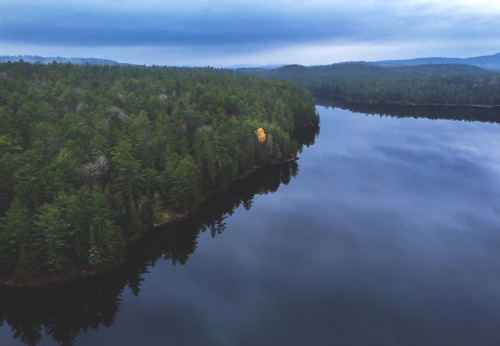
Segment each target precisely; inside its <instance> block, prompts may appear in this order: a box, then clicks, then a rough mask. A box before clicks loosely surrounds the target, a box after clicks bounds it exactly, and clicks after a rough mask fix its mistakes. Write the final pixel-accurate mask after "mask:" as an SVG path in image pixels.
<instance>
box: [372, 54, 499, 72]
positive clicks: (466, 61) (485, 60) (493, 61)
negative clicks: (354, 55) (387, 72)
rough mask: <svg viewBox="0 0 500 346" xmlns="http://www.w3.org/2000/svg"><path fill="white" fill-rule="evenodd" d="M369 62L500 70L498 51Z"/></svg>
mask: <svg viewBox="0 0 500 346" xmlns="http://www.w3.org/2000/svg"><path fill="white" fill-rule="evenodd" d="M370 64H373V65H377V66H383V67H394V66H415V65H427V64H432V65H435V64H447V65H472V66H477V67H481V68H484V69H487V70H494V71H500V53H497V54H494V55H485V56H477V57H472V58H463V59H461V58H440V57H435V58H417V59H408V60H383V61H375V62H371V63H370Z"/></svg>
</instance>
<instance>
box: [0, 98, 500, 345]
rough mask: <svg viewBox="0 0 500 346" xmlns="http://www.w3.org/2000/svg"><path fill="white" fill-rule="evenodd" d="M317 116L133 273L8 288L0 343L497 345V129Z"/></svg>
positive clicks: (151, 249)
mask: <svg viewBox="0 0 500 346" xmlns="http://www.w3.org/2000/svg"><path fill="white" fill-rule="evenodd" d="M317 109H318V112H319V113H320V115H321V133H320V135H319V136H318V138H317V139H316V142H315V143H314V145H311V146H309V147H304V149H303V152H302V153H301V155H300V160H299V161H298V162H297V164H291V165H288V166H283V167H279V168H277V167H274V168H272V169H270V170H267V171H264V172H261V173H259V174H258V175H257V176H254V177H252V178H251V179H249V180H246V181H243V182H241V183H240V184H239V185H237V186H236V187H234V188H233V189H232V190H230V191H229V192H228V193H226V194H223V195H221V196H218V197H216V198H215V199H213V200H211V201H210V202H209V203H208V205H205V206H204V208H202V211H201V212H200V214H199V215H198V216H197V217H196V218H195V219H193V220H190V221H188V222H185V223H183V224H180V225H177V226H176V227H170V228H167V229H166V230H164V231H159V232H157V233H156V234H154V235H151V237H150V239H146V240H145V241H143V242H139V243H138V244H134V246H132V248H131V251H132V252H133V253H134V254H135V255H134V256H133V258H132V259H131V261H130V264H129V265H128V266H127V267H126V268H123V269H121V270H119V271H117V272H114V273H111V274H107V275H106V276H104V277H102V278H95V279H92V280H83V281H82V282H78V283H76V284H70V285H62V286H56V287H52V288H49V289H46V290H35V291H33V290H29V291H27V292H21V293H18V292H11V291H5V292H1V293H0V294H2V297H3V299H2V298H0V318H1V319H0V320H3V326H2V327H0V344H1V345H19V344H21V345H22V344H24V342H26V343H28V344H29V343H31V344H38V345H53V344H57V342H56V340H57V341H59V342H62V341H69V342H73V343H74V344H75V345H167V344H171V345H334V344H337V345H499V344H500V146H499V143H500V125H498V124H495V123H484V122H465V121H453V120H430V119H426V118H418V119H414V118H396V117H386V116H379V115H365V114H361V113H355V112H351V111H349V110H342V109H340V108H326V107H324V106H318V107H317ZM438 112H439V111H438ZM447 112H449V109H448V110H447ZM447 117H448V116H447ZM274 191H276V192H274ZM229 214H232V215H229ZM203 229H204V231H200V230H203ZM21 340H22V341H21Z"/></svg>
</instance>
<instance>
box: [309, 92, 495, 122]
mask: <svg viewBox="0 0 500 346" xmlns="http://www.w3.org/2000/svg"><path fill="white" fill-rule="evenodd" d="M316 104H317V105H320V106H323V107H326V108H329V107H331V108H340V109H345V110H349V111H351V112H354V113H363V114H366V115H379V116H381V117H382V116H390V117H396V118H414V119H418V118H423V119H429V120H458V121H480V122H487V123H497V124H500V107H471V106H440V105H415V106H411V105H410V106H405V105H396V104H382V103H381V104H369V103H357V102H348V101H345V100H342V99H339V98H326V97H323V98H318V99H316Z"/></svg>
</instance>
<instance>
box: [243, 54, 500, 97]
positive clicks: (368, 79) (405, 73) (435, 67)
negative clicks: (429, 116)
mask: <svg viewBox="0 0 500 346" xmlns="http://www.w3.org/2000/svg"><path fill="white" fill-rule="evenodd" d="M241 71H243V72H246V73H249V74H256V75H259V76H262V77H264V78H270V79H272V78H278V79H283V80H290V81H295V82H297V83H299V84H300V85H302V86H304V87H306V88H307V89H309V90H310V91H311V92H312V93H313V94H314V95H322V96H335V97H340V98H343V99H344V100H347V101H352V102H366V103H388V104H403V105H412V104H421V105H422V104H428V105H431V104H434V105H438V104H440V105H483V106H493V105H500V73H499V72H494V71H490V70H486V69H483V68H480V67H477V66H472V65H464V64H462V65H461V64H425V65H415V66H392V67H387V66H385V67H384V66H376V65H374V64H371V63H339V64H333V65H324V66H310V67H306V66H301V65H287V66H283V67H280V68H276V69H262V68H247V69H241Z"/></svg>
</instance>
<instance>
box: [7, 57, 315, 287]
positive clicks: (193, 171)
mask: <svg viewBox="0 0 500 346" xmlns="http://www.w3.org/2000/svg"><path fill="white" fill-rule="evenodd" d="M0 123H1V124H2V125H1V128H0V278H1V279H0V284H4V285H5V284H9V282H12V281H17V282H18V281H19V280H20V279H24V280H25V281H24V282H27V283H28V282H30V280H31V281H33V280H36V279H37V278H40V277H44V276H45V277H47V276H50V277H56V278H57V277H61V276H68V275H76V274H75V273H77V274H78V273H79V274H81V273H84V272H86V271H87V272H90V271H92V270H94V271H97V270H99V269H102V268H106V267H109V266H111V265H113V264H116V263H117V262H119V261H120V259H122V258H123V257H124V256H125V254H126V243H127V240H129V239H133V238H134V237H136V236H137V235H138V234H140V233H141V232H143V231H144V230H145V229H149V228H151V227H152V225H154V224H155V223H158V222H161V220H163V219H164V218H165V215H166V213H168V212H171V213H176V214H185V213H186V212H188V211H189V210H193V209H195V208H196V207H197V205H198V203H199V202H200V200H201V199H202V196H203V195H206V193H207V192H209V191H213V190H218V189H221V188H224V187H226V186H228V184H230V183H231V182H232V181H234V180H235V179H236V177H238V176H239V175H242V174H245V173H246V172H248V171H249V170H252V169H254V168H256V167H260V166H263V165H266V164H269V163H272V162H279V161H285V160H287V159H290V158H294V157H296V154H297V151H298V150H299V146H298V144H297V142H296V141H294V140H293V139H291V137H290V135H291V133H292V131H293V129H294V128H297V127H302V126H316V125H318V123H319V117H318V115H317V113H316V111H315V106H314V100H313V98H312V96H311V94H310V93H309V92H308V91H307V90H306V89H304V88H302V87H300V86H298V85H297V84H295V83H291V82H286V81H279V80H264V79H262V78H260V77H256V76H249V75H243V74H241V73H238V72H234V71H228V70H222V69H214V68H173V67H158V66H152V67H146V66H98V65H73V64H59V63H55V62H54V63H51V64H48V65H44V64H38V63H37V64H30V63H26V62H23V61H21V62H16V63H10V62H8V63H1V64H0ZM79 274H78V275H79Z"/></svg>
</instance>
